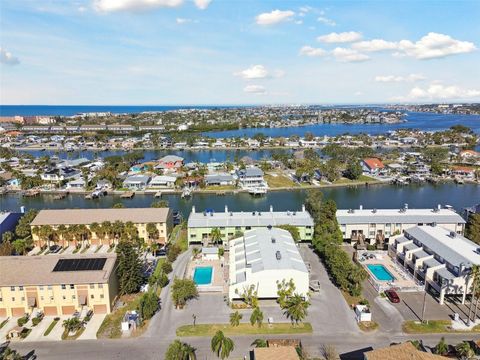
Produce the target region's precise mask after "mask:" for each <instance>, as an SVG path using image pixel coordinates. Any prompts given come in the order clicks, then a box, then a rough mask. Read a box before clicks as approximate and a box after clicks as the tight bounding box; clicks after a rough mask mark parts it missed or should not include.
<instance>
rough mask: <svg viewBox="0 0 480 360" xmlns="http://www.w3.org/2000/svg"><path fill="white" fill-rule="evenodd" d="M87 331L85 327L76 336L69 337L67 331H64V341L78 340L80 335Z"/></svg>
mask: <svg viewBox="0 0 480 360" xmlns="http://www.w3.org/2000/svg"><path fill="white" fill-rule="evenodd" d="M84 331H85V327H81V328H80V329H79V330H78V331H77V332H76V333H75V334H73V335H68V332H67V330H64V331H63V333H62V340H77V339H78V338H79V336H80V335H82V334H83V332H84Z"/></svg>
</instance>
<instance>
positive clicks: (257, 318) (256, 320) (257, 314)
mask: <svg viewBox="0 0 480 360" xmlns="http://www.w3.org/2000/svg"><path fill="white" fill-rule="evenodd" d="M262 322H263V312H262V311H261V310H260V308H259V307H256V308H255V309H253V312H252V315H250V324H252V326H253V325H255V324H257V325H258V327H261V326H262Z"/></svg>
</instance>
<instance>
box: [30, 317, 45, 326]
mask: <svg viewBox="0 0 480 360" xmlns="http://www.w3.org/2000/svg"><path fill="white" fill-rule="evenodd" d="M42 320H43V316H38V317H36V318H33V319H32V325H33V326H37V325H38V324H40V321H42Z"/></svg>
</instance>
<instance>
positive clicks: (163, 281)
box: [157, 272, 168, 288]
mask: <svg viewBox="0 0 480 360" xmlns="http://www.w3.org/2000/svg"><path fill="white" fill-rule="evenodd" d="M157 284H158V286H160V287H161V288H164V287H165V286H167V285H168V276H167V275H166V274H165V273H163V272H162V273H161V274H160V276H159V277H158V280H157Z"/></svg>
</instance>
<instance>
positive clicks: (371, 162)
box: [360, 158, 385, 175]
mask: <svg viewBox="0 0 480 360" xmlns="http://www.w3.org/2000/svg"><path fill="white" fill-rule="evenodd" d="M360 164H361V165H362V169H363V172H364V173H366V174H368V175H379V174H380V172H381V171H382V170H383V169H384V168H385V165H383V163H382V161H381V160H380V159H377V158H366V159H363V160H362V161H361V162H360Z"/></svg>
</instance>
